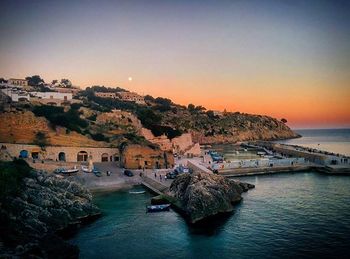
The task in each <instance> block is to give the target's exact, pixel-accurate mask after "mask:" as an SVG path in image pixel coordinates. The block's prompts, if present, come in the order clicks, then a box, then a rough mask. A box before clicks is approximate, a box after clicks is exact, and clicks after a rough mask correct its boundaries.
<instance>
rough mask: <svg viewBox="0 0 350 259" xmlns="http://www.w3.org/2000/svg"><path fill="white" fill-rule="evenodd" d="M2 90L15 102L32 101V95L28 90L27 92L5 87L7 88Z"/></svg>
mask: <svg viewBox="0 0 350 259" xmlns="http://www.w3.org/2000/svg"><path fill="white" fill-rule="evenodd" d="M1 92H3V93H4V94H5V95H7V96H8V97H10V98H11V100H12V101H13V102H20V101H30V96H29V94H28V92H25V91H20V90H14V89H11V88H5V89H1Z"/></svg>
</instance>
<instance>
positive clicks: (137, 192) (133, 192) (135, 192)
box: [129, 191, 146, 194]
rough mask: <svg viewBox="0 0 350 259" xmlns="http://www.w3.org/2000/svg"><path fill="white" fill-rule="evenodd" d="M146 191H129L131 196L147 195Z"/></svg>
mask: <svg viewBox="0 0 350 259" xmlns="http://www.w3.org/2000/svg"><path fill="white" fill-rule="evenodd" d="M145 192H146V191H129V193H131V194H142V193H145Z"/></svg>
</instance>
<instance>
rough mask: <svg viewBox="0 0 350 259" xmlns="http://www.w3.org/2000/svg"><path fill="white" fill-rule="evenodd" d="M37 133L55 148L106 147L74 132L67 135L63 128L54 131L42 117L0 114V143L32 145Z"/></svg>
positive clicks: (9, 113)
mask: <svg viewBox="0 0 350 259" xmlns="http://www.w3.org/2000/svg"><path fill="white" fill-rule="evenodd" d="M38 132H42V133H44V134H45V135H46V137H47V143H48V144H50V145H55V146H86V147H102V146H106V145H107V143H104V142H98V141H94V140H92V139H90V138H88V137H87V136H84V135H81V134H79V133H77V132H74V131H71V132H69V133H68V132H67V131H66V129H64V128H56V130H54V129H52V127H50V124H49V122H48V121H47V120H46V119H45V118H44V117H36V116H35V115H34V114H33V113H32V112H30V111H25V112H20V111H18V112H3V113H1V127H0V142H8V143H18V144H33V143H35V139H36V134H37V133H38Z"/></svg>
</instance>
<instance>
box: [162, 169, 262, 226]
mask: <svg viewBox="0 0 350 259" xmlns="http://www.w3.org/2000/svg"><path fill="white" fill-rule="evenodd" d="M254 187H255V186H254V185H252V184H248V183H241V182H236V181H233V180H230V179H228V178H225V177H224V176H221V175H214V174H206V173H193V174H182V175H180V176H178V177H176V178H175V180H174V181H173V182H172V184H171V186H170V190H169V193H168V195H169V196H170V197H173V198H175V199H174V200H176V203H177V204H175V205H177V207H179V208H180V209H181V210H182V211H183V212H185V214H186V215H187V216H188V217H189V220H190V222H191V223H196V222H198V221H201V220H203V219H206V218H209V217H212V216H215V215H218V214H220V213H226V212H231V211H232V210H233V205H234V204H236V203H238V202H240V201H241V200H242V197H241V194H242V192H245V191H247V190H248V189H251V188H254Z"/></svg>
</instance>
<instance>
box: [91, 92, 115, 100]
mask: <svg viewBox="0 0 350 259" xmlns="http://www.w3.org/2000/svg"><path fill="white" fill-rule="evenodd" d="M95 96H97V97H101V98H112V99H119V96H118V95H117V94H116V93H111V92H95Z"/></svg>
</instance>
